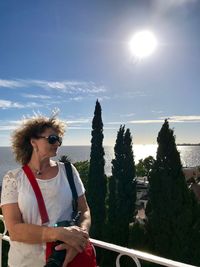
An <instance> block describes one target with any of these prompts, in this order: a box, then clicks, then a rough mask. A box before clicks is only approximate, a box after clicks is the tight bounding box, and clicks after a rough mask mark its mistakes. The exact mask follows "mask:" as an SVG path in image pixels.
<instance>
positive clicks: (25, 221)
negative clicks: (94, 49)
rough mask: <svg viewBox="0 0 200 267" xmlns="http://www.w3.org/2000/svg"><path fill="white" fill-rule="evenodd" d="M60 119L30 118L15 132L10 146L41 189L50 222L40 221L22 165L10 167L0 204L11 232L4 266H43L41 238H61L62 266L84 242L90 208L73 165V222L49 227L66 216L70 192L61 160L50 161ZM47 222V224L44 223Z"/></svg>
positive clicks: (59, 141)
mask: <svg viewBox="0 0 200 267" xmlns="http://www.w3.org/2000/svg"><path fill="white" fill-rule="evenodd" d="M63 134H64V124H63V123H62V122H60V121H59V120H57V119H55V118H50V119H49V118H46V117H42V116H39V117H35V118H31V119H28V120H26V121H25V122H24V123H23V124H22V126H21V127H19V128H18V129H17V130H15V131H14V134H13V136H12V148H13V151H14V154H15V157H16V161H18V162H19V163H20V164H21V165H22V166H24V165H28V167H29V168H30V169H31V171H32V173H33V174H34V176H35V178H36V180H37V183H38V185H39V188H40V190H41V193H42V196H43V199H44V202H45V206H46V210H47V214H48V217H49V222H48V224H47V225H42V222H41V216H40V213H39V209H38V203H37V200H36V196H35V194H34V191H33V188H32V186H31V184H30V182H29V180H28V178H27V176H26V174H25V173H24V171H23V169H22V168H18V169H16V170H12V171H9V172H8V173H7V174H6V175H5V176H4V178H3V183H2V195H1V207H2V212H3V215H4V219H5V224H6V227H7V229H8V232H9V235H10V239H11V241H10V251H9V256H8V265H9V267H43V266H44V265H45V253H46V243H47V242H53V241H56V240H60V241H62V242H64V243H63V244H61V245H59V246H57V248H56V249H57V250H60V249H67V253H66V257H65V261H64V263H63V267H64V266H67V264H68V263H69V262H70V261H71V260H72V259H73V258H74V257H75V256H76V255H77V253H79V252H82V251H83V249H84V248H85V246H86V245H87V243H88V238H89V235H88V231H89V227H90V211H89V208H88V205H87V201H86V198H85V194H84V193H85V189H84V187H83V184H82V182H81V180H80V177H79V174H78V172H77V170H76V169H75V167H74V166H72V170H73V176H74V182H75V186H76V190H77V193H78V210H80V211H81V218H80V220H79V227H78V226H71V227H67V228H64V227H56V228H55V227H53V225H54V224H55V223H56V222H58V221H63V220H70V219H71V214H72V194H71V190H70V187H69V183H68V180H67V177H66V172H65V167H64V164H63V163H60V162H55V161H53V160H51V159H50V158H51V157H54V156H56V153H57V149H58V147H59V146H60V145H61V144H62V136H63ZM47 226H48V227H47Z"/></svg>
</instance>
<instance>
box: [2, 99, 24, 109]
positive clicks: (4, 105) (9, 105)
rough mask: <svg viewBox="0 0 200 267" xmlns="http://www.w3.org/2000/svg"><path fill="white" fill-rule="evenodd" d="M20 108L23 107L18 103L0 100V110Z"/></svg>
mask: <svg viewBox="0 0 200 267" xmlns="http://www.w3.org/2000/svg"><path fill="white" fill-rule="evenodd" d="M22 107H23V105H22V104H20V103H17V102H12V101H9V100H4V99H0V109H8V108H22Z"/></svg>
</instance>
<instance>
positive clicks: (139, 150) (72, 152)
mask: <svg viewBox="0 0 200 267" xmlns="http://www.w3.org/2000/svg"><path fill="white" fill-rule="evenodd" d="M90 148H91V146H87V145H82V146H61V147H60V148H59V149H58V153H57V156H56V157H54V158H53V159H55V160H59V159H60V157H61V156H62V155H67V156H68V157H69V159H70V160H71V162H72V163H74V162H77V161H85V160H89V159H90ZM177 148H178V151H179V152H180V157H181V162H182V165H183V167H195V166H200V146H197V145H187V146H183V145H181V146H177ZM104 151H105V173H106V174H107V175H110V174H111V168H112V164H111V162H112V159H113V158H114V147H113V146H104ZM156 151H157V145H155V144H146V145H133V153H134V160H135V163H136V164H137V163H138V161H139V160H140V159H144V158H146V157H148V156H153V157H154V158H155V157H156ZM17 167H20V165H19V164H17V163H16V162H15V159H14V155H13V153H12V150H11V147H0V184H1V182H2V178H3V176H4V175H5V173H6V172H7V171H8V170H11V169H15V168H17Z"/></svg>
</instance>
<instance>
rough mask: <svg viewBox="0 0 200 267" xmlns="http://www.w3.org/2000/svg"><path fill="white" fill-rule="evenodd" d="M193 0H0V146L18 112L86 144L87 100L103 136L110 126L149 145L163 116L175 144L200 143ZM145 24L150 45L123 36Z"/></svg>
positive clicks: (199, 2) (197, 8)
mask: <svg viewBox="0 0 200 267" xmlns="http://www.w3.org/2000/svg"><path fill="white" fill-rule="evenodd" d="M199 14H200V0H168V1H166V0H121V1H119V0H101V1H97V0H96V1H94V0H73V1H71V0H43V1H41V0H29V1H27V0H1V1H0V92H1V93H0V146H9V145H10V136H11V134H12V131H13V130H14V129H15V128H16V127H17V126H18V125H19V124H20V123H21V122H22V120H23V118H24V117H31V116H34V115H35V114H43V115H45V116H51V114H52V112H53V110H55V109H59V110H60V112H59V118H60V119H62V120H64V121H65V122H66V123H67V129H66V134H65V138H64V145H89V144H90V140H91V123H92V118H93V115H94V108H95V103H96V100H97V99H98V100H99V102H100V104H101V107H102V119H103V123H104V144H105V145H113V144H114V143H115V140H116V136H117V131H118V130H119V127H120V125H121V124H122V125H124V124H125V126H126V128H129V129H130V130H131V134H132V137H133V143H134V144H156V139H157V135H158V132H159V130H160V128H161V126H162V124H163V122H164V120H165V119H166V118H168V120H169V124H170V127H171V128H173V129H174V133H175V136H176V142H177V143H200V135H199V133H200V108H199V106H200V105H199V103H200V88H199V87H200V86H199V85H200V73H199V70H200V34H199V28H200V16H199ZM144 29H148V30H150V31H152V32H153V33H154V34H155V36H156V38H157V41H158V47H157V49H156V51H155V52H154V53H153V54H152V55H151V56H149V57H147V58H143V59H138V58H135V57H134V56H133V54H131V51H130V47H129V42H130V39H131V38H132V36H133V35H134V34H135V33H136V32H138V31H141V30H144Z"/></svg>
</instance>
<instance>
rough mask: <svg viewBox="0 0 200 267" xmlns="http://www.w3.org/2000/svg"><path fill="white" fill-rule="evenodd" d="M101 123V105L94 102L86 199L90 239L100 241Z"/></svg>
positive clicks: (102, 185) (102, 215)
mask: <svg viewBox="0 0 200 267" xmlns="http://www.w3.org/2000/svg"><path fill="white" fill-rule="evenodd" d="M103 138H104V136H103V122H102V118H101V105H100V103H99V102H98V100H97V101H96V106H95V111H94V117H93V121H92V139H91V153H90V165H89V174H88V185H87V188H88V194H87V199H88V203H89V206H90V211H91V217H92V225H91V230H90V235H91V237H92V238H96V239H100V240H101V239H102V235H103V228H104V222H105V197H106V176H105V173H104V165H105V160H104V154H105V153H104V148H103Z"/></svg>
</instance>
